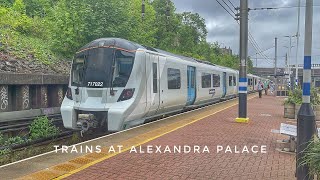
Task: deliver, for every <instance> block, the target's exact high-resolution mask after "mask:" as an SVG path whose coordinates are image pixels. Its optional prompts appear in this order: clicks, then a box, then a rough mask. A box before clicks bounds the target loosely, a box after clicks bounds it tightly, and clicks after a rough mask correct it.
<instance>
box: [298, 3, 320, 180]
mask: <svg viewBox="0 0 320 180" xmlns="http://www.w3.org/2000/svg"><path fill="white" fill-rule="evenodd" d="M312 6H313V0H306V11H305V13H306V15H305V36H304V42H305V43H304V64H303V93H302V105H301V108H300V110H299V112H298V133H297V135H298V136H297V154H296V162H297V164H296V168H297V173H296V174H297V179H298V180H303V179H307V180H309V179H313V175H312V174H310V171H309V167H308V166H307V165H304V166H302V165H300V164H301V160H302V158H303V156H304V154H305V153H304V150H305V148H306V147H307V146H308V144H309V142H310V140H311V139H312V136H313V135H314V134H315V132H316V131H315V115H314V113H313V110H312V107H311V104H310V88H311V49H312V16H313V8H312Z"/></svg>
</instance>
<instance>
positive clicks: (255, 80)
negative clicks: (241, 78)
mask: <svg viewBox="0 0 320 180" xmlns="http://www.w3.org/2000/svg"><path fill="white" fill-rule="evenodd" d="M255 85H257V79H256V78H255V79H254V86H255Z"/></svg>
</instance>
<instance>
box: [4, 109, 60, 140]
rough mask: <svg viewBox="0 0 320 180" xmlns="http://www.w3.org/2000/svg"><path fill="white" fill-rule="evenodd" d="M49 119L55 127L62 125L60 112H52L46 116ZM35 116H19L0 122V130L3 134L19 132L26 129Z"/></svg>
mask: <svg viewBox="0 0 320 180" xmlns="http://www.w3.org/2000/svg"><path fill="white" fill-rule="evenodd" d="M47 117H48V119H51V120H52V122H53V124H54V125H56V126H57V127H63V122H62V118H61V114H52V115H48V116H47ZM35 118H36V117H28V118H20V119H15V120H12V121H8V122H0V132H1V133H2V134H4V135H6V134H7V135H8V136H10V135H13V134H19V133H20V132H23V131H26V130H28V128H29V125H30V124H31V123H32V121H33V120H34V119H35Z"/></svg>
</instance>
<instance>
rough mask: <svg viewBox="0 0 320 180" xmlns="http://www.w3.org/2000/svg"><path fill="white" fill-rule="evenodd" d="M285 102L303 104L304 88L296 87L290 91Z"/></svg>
mask: <svg viewBox="0 0 320 180" xmlns="http://www.w3.org/2000/svg"><path fill="white" fill-rule="evenodd" d="M284 103H285V104H302V89H301V88H295V89H294V90H292V91H289V96H288V98H287V99H286V100H285V102H284Z"/></svg>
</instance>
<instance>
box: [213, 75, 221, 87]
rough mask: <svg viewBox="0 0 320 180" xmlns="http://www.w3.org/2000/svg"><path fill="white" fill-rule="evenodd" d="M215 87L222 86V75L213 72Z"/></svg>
mask: <svg viewBox="0 0 320 180" xmlns="http://www.w3.org/2000/svg"><path fill="white" fill-rule="evenodd" d="M212 79H213V87H220V75H217V74H212Z"/></svg>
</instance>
